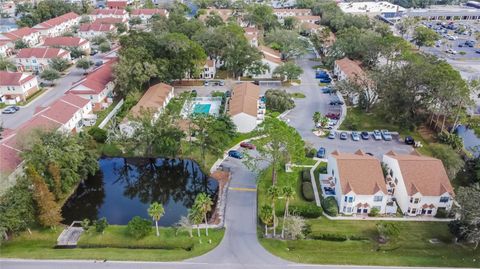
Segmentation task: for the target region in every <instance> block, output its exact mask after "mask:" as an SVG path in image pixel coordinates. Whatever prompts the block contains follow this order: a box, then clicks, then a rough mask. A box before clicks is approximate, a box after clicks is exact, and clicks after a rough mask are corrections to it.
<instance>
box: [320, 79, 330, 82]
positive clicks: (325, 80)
mask: <svg viewBox="0 0 480 269" xmlns="http://www.w3.org/2000/svg"><path fill="white" fill-rule="evenodd" d="M331 82H332V79H330V78H328V79H327V78H325V79H320V83H331Z"/></svg>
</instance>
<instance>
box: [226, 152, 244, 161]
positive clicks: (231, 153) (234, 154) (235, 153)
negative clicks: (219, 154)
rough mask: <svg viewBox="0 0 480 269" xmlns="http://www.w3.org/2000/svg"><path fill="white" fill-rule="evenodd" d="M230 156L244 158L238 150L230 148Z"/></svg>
mask: <svg viewBox="0 0 480 269" xmlns="http://www.w3.org/2000/svg"><path fill="white" fill-rule="evenodd" d="M228 156H230V157H232V158H235V159H243V154H242V153H241V152H240V151H238V150H230V151H229V152H228Z"/></svg>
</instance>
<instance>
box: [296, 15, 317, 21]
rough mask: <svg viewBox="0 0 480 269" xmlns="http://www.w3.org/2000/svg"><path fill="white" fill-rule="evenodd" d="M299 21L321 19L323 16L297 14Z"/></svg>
mask: <svg viewBox="0 0 480 269" xmlns="http://www.w3.org/2000/svg"><path fill="white" fill-rule="evenodd" d="M295 18H297V19H298V20H299V21H311V20H315V21H319V20H320V19H321V18H320V16H313V15H307V16H295Z"/></svg>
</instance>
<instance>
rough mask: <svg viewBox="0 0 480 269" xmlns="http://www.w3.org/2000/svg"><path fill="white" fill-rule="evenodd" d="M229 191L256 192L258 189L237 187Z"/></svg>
mask: <svg viewBox="0 0 480 269" xmlns="http://www.w3.org/2000/svg"><path fill="white" fill-rule="evenodd" d="M228 189H229V190H232V191H250V192H256V191H257V189H255V188H236V187H230V188H228Z"/></svg>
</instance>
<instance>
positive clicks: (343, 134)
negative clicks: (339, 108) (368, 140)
mask: <svg viewBox="0 0 480 269" xmlns="http://www.w3.org/2000/svg"><path fill="white" fill-rule="evenodd" d="M347 138H348V135H347V133H346V132H341V133H340V139H341V140H347Z"/></svg>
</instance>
